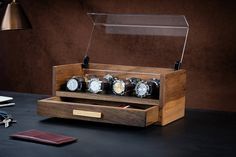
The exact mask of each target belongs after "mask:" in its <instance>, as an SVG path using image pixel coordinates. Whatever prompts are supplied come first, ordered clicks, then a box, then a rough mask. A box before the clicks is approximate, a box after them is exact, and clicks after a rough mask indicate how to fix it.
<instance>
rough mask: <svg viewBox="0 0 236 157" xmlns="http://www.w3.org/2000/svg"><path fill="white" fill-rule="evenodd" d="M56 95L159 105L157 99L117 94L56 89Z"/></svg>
mask: <svg viewBox="0 0 236 157" xmlns="http://www.w3.org/2000/svg"><path fill="white" fill-rule="evenodd" d="M56 96H59V97H69V98H83V99H91V100H103V101H111V102H124V103H133V104H145V105H159V101H158V100H157V99H145V98H143V99H141V98H136V97H126V96H116V95H103V94H93V93H78V92H64V91H56Z"/></svg>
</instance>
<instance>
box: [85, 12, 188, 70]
mask: <svg viewBox="0 0 236 157" xmlns="http://www.w3.org/2000/svg"><path fill="white" fill-rule="evenodd" d="M89 16H90V17H91V19H92V22H93V24H94V28H93V29H94V30H93V31H92V33H91V41H90V42H91V43H89V44H88V45H89V47H88V52H87V54H88V55H89V56H90V58H91V62H101V63H111V64H127V65H130V64H131V62H132V65H133V63H134V62H135V63H136V64H135V65H141V66H143V65H153V66H163V67H169V68H173V65H174V63H175V61H176V60H180V59H181V56H182V53H184V47H185V46H184V45H185V44H186V39H187V33H188V23H187V21H186V19H185V17H184V16H182V15H180V16H178V15H140V14H137V15H134V14H103V13H89ZM99 52H102V53H99ZM127 54H128V55H127ZM111 58H112V60H111ZM129 61H130V62H129Z"/></svg>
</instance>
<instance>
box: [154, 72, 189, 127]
mask: <svg viewBox="0 0 236 157" xmlns="http://www.w3.org/2000/svg"><path fill="white" fill-rule="evenodd" d="M185 91H186V71H185V70H178V71H175V72H172V73H169V74H166V75H162V76H161V88H160V105H161V107H160V116H159V122H160V124H161V125H166V124H168V123H170V122H173V121H175V120H177V119H179V118H181V117H184V112H185Z"/></svg>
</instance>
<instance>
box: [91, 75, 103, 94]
mask: <svg viewBox="0 0 236 157" xmlns="http://www.w3.org/2000/svg"><path fill="white" fill-rule="evenodd" d="M88 91H89V92H91V93H95V94H96V93H99V92H101V91H102V81H100V80H99V78H98V77H92V78H90V79H89V80H88Z"/></svg>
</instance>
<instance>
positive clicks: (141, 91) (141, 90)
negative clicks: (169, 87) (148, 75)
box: [136, 83, 148, 96]
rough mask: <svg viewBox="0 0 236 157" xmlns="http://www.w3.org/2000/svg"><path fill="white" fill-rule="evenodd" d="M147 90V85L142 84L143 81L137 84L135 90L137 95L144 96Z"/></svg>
mask: <svg viewBox="0 0 236 157" xmlns="http://www.w3.org/2000/svg"><path fill="white" fill-rule="evenodd" d="M147 92H148V88H147V86H146V85H145V84H144V83H140V84H139V85H138V88H137V91H136V94H137V95H138V96H145V95H146V94H147Z"/></svg>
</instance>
